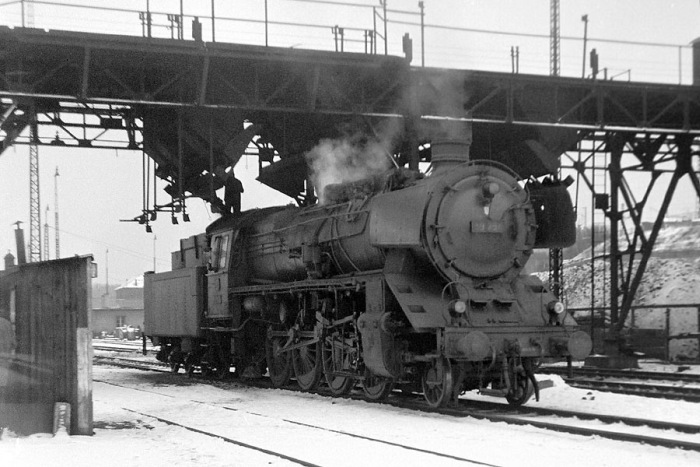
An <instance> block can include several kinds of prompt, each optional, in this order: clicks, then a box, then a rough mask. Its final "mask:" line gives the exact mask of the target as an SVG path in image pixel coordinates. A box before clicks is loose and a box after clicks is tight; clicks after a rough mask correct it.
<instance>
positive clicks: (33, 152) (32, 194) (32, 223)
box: [29, 111, 41, 263]
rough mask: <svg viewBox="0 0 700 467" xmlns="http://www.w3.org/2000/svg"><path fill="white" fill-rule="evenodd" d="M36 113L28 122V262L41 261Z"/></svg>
mask: <svg viewBox="0 0 700 467" xmlns="http://www.w3.org/2000/svg"><path fill="white" fill-rule="evenodd" d="M37 131H38V129H37V122H36V113H35V112H33V111H32V115H31V121H30V123H29V262H30V263H35V262H38V261H41V196H40V193H39V145H38V144H37V143H38V135H37Z"/></svg>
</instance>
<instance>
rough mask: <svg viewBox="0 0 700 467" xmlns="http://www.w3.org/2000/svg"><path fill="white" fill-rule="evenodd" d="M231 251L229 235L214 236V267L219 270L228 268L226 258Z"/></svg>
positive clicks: (212, 263) (212, 262)
mask: <svg viewBox="0 0 700 467" xmlns="http://www.w3.org/2000/svg"><path fill="white" fill-rule="evenodd" d="M228 251H229V235H228V234H222V235H217V236H216V237H214V242H213V245H212V261H211V265H212V267H213V269H215V270H217V271H219V270H222V269H225V268H226V258H228Z"/></svg>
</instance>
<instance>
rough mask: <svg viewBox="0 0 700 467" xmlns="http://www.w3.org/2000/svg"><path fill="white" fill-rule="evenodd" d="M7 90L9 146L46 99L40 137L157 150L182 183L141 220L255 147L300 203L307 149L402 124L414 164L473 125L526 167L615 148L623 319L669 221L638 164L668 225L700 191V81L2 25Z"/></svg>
mask: <svg viewBox="0 0 700 467" xmlns="http://www.w3.org/2000/svg"><path fill="white" fill-rule="evenodd" d="M20 77H21V79H19V78H20ZM0 98H2V100H1V102H2V112H0V114H1V115H2V117H0V118H1V120H0V137H1V138H2V149H3V150H4V149H6V148H7V147H9V146H10V145H12V144H28V143H29V141H30V139H28V138H27V137H26V136H23V135H24V133H22V131H23V130H24V129H25V128H26V127H27V125H28V124H29V115H31V112H29V111H28V110H29V109H30V107H31V106H34V108H35V109H36V115H37V126H38V130H39V131H38V141H37V144H39V145H56V146H67V147H74V148H98V147H105V148H118V149H133V150H141V151H144V152H145V153H146V154H147V155H148V156H149V157H150V158H151V159H152V160H153V161H155V168H154V170H153V172H154V173H153V174H152V175H153V176H154V177H160V178H162V179H164V180H166V181H167V182H168V183H169V184H170V187H169V188H170V190H169V195H170V197H171V199H170V200H166V201H165V202H163V204H158V203H155V200H154V202H153V206H151V207H149V206H146V207H145V208H144V210H143V212H142V213H141V215H140V216H137V217H136V218H135V219H134V220H138V221H140V222H142V223H147V222H150V221H151V220H152V219H153V218H154V214H155V213H156V212H157V211H159V210H167V211H169V212H173V214H174V211H173V210H174V209H175V206H176V205H177V206H178V207H179V206H180V205H179V204H177V203H180V202H182V201H183V200H182V198H183V197H189V196H199V197H202V198H204V199H206V198H207V197H210V196H211V192H212V191H213V189H214V188H216V187H213V186H211V185H210V183H209V182H207V179H206V177H202V174H203V173H210V172H211V171H213V170H214V169H215V168H216V167H217V166H232V165H235V163H236V162H237V161H238V160H239V159H240V157H242V155H243V154H244V153H246V152H249V151H251V149H250V147H255V148H256V149H255V150H254V151H253V152H254V153H255V154H256V155H257V156H258V157H259V160H260V166H261V172H260V177H259V180H260V181H262V182H263V183H266V184H268V185H270V186H271V187H273V188H275V189H277V190H279V191H281V192H283V193H286V194H288V195H289V196H291V197H293V198H295V199H297V201H298V202H300V203H304V202H308V201H310V196H311V195H310V193H309V192H308V191H307V190H306V167H305V163H304V159H303V155H304V154H305V153H306V152H307V151H308V150H309V149H311V148H312V147H313V146H314V145H316V144H317V143H318V142H319V141H320V140H321V139H324V138H338V137H342V136H347V135H349V134H358V133H363V134H370V135H376V136H378V137H380V136H383V135H386V134H389V132H388V129H389V128H391V129H392V130H393V133H391V134H393V135H394V136H395V137H396V141H401V142H402V144H398V145H396V146H395V154H394V155H395V159H396V160H397V163H399V164H400V165H404V164H408V165H409V166H412V167H417V165H418V162H419V161H421V160H429V157H430V153H429V151H425V150H419V144H420V143H422V142H427V141H430V140H434V139H439V138H447V137H449V138H453V137H457V138H459V137H464V136H467V135H468V134H469V132H470V131H471V135H472V148H471V154H472V157H473V158H479V159H492V160H496V161H500V162H505V163H507V164H508V165H509V166H511V167H513V168H514V170H515V171H516V172H518V173H519V174H520V175H521V176H523V177H528V176H540V175H544V174H553V173H556V172H557V170H558V169H559V168H560V167H561V162H562V161H563V164H564V165H565V166H569V167H572V168H574V169H575V170H577V171H578V173H579V174H580V175H581V177H582V179H584V180H586V179H587V178H590V177H589V175H590V173H589V172H590V170H591V167H590V164H589V165H587V164H586V163H585V159H584V161H579V160H577V159H576V158H573V157H571V156H570V154H571V153H572V152H574V151H577V150H579V149H580V150H581V151H582V152H583V153H584V154H587V155H590V154H592V153H594V152H596V151H597V152H600V151H603V152H607V153H609V154H610V160H611V163H610V167H608V168H606V173H608V174H609V176H610V180H611V187H612V188H611V190H610V193H607V195H609V197H610V200H611V202H610V203H609V206H608V208H607V209H606V215H607V217H608V218H609V219H610V222H611V231H612V232H613V242H615V241H616V240H614V238H617V234H616V233H615V232H617V233H619V234H620V236H622V235H624V234H623V232H627V233H628V237H629V240H628V241H627V242H626V243H625V244H626V245H627V246H624V247H622V246H620V245H617V246H616V247H614V248H615V251H612V252H611V253H610V255H609V256H610V260H611V261H612V263H613V264H614V265H615V267H614V268H613V269H614V270H615V271H617V274H618V279H617V284H616V285H614V286H613V287H614V288H615V289H616V290H614V291H613V293H612V296H613V297H614V299H613V303H612V305H613V306H614V307H615V306H616V307H617V308H618V313H617V317H616V318H617V319H615V323H616V327H620V326H622V324H621V323H624V318H625V316H626V313H627V311H628V310H629V306H630V304H631V301H632V299H633V297H634V293H635V291H636V288H637V287H638V285H639V281H640V278H641V276H642V275H643V273H644V268H645V267H646V263H647V262H648V257H649V255H650V254H651V249H652V248H653V242H654V240H655V238H656V234H657V233H658V229H657V230H656V233H654V230H653V229H652V231H651V233H645V231H644V229H643V226H642V224H641V220H642V210H643V209H644V206H648V196H651V195H647V197H646V199H642V201H635V200H633V199H631V197H630V193H628V191H629V192H631V190H628V189H627V188H626V185H629V183H628V182H626V180H625V175H626V174H628V173H630V172H631V171H633V170H634V171H639V172H644V173H647V174H650V176H651V177H654V180H655V182H654V184H655V186H656V187H657V188H658V187H661V189H664V190H665V194H664V195H663V206H665V208H664V209H662V210H661V211H662V212H660V213H659V215H658V216H657V217H656V218H655V222H654V225H655V226H659V227H660V225H661V222H662V221H663V216H662V213H665V212H666V210H667V207H668V202H667V201H666V200H667V199H668V200H669V202H670V198H672V196H673V193H674V190H675V188H676V186H677V181H678V180H679V179H681V178H683V177H688V178H690V179H691V183H692V184H693V186H694V187H695V189H696V190H698V183H697V174H695V172H693V171H692V170H690V169H689V167H692V159H693V158H697V157H698V156H697V154H698V140H699V138H700V88H699V87H697V86H680V85H667V84H653V83H634V82H618V81H608V80H606V81H600V80H584V79H579V78H564V77H558V76H534V75H523V74H510V73H493V72H483V71H472V70H453V69H434V68H411V67H409V65H408V63H407V62H406V60H405V59H403V58H401V57H392V56H377V55H371V54H352V53H335V52H320V51H310V50H296V49H288V48H274V47H263V46H248V45H237V44H222V43H207V42H195V41H185V40H181V39H154V38H137V37H127V36H114V35H101V34H88V33H76V32H63V31H49V32H47V31H42V30H34V29H24V28H14V29H9V28H5V27H2V28H0ZM251 143H252V146H251ZM421 147H422V146H421ZM592 148H593V149H592ZM630 160H636V161H637V162H636V163H630V162H629V161H630ZM668 165H671V166H674V167H675V168H674V169H673V170H672V174H673V175H670V176H671V177H672V178H671V181H670V182H668V184H667V185H666V186H663V184H664V183H665V182H664V179H663V177H658V176H655V175H654V174H656V173H659V172H661V171H662V170H666V169H665V167H666V166H668ZM618 167H619V169H618ZM591 186H592V185H591ZM699 192H700V191H699ZM628 198H629V199H628ZM623 205H624V206H623ZM647 212H648V211H647ZM632 251H635V255H634V259H631V258H632V254H631V252H632Z"/></svg>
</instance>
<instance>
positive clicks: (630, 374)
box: [537, 367, 700, 383]
mask: <svg viewBox="0 0 700 467" xmlns="http://www.w3.org/2000/svg"><path fill="white" fill-rule="evenodd" d="M537 371H538V373H543V374H550V375H564V376H566V375H567V373H568V369H567V368H566V367H540V368H539V369H538V370H537ZM573 374H574V376H605V377H615V378H629V379H650V380H653V381H684V382H690V383H700V374H693V373H688V374H686V373H666V372H660V371H643V370H639V371H637V370H614V369H610V368H585V367H584V368H573Z"/></svg>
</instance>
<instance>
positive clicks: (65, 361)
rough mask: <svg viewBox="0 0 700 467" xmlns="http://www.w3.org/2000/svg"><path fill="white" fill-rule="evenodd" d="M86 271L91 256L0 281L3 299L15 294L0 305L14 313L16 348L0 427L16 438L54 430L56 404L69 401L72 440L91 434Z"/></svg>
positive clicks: (21, 269)
mask: <svg viewBox="0 0 700 467" xmlns="http://www.w3.org/2000/svg"><path fill="white" fill-rule="evenodd" d="M91 272H92V257H73V258H67V259H60V260H55V261H47V262H41V263H31V264H26V265H22V266H18V267H16V268H13V270H11V271H10V272H9V273H8V274H4V275H3V276H2V277H0V293H2V294H3V295H4V296H8V295H14V304H12V303H9V300H6V299H5V297H3V299H2V300H1V301H0V303H8V304H9V308H11V309H12V308H13V309H14V323H13V324H14V331H15V337H16V342H17V344H16V350H15V355H14V359H13V361H12V363H11V371H10V378H9V381H8V385H7V386H6V387H5V388H4V390H3V392H2V393H0V394H1V395H2V399H0V405H1V406H2V407H0V421H3V422H4V423H2V424H3V425H7V426H9V427H10V429H12V430H13V431H15V432H18V433H22V434H29V433H45V432H48V433H50V432H52V431H53V407H54V403H56V402H68V403H70V404H71V434H74V435H91V434H92V422H93V418H92V343H91V335H90V314H91V313H90V311H91V310H90V308H91V301H90V299H91V297H90V295H91V286H90V280H91ZM12 291H14V293H13V294H12ZM1 312H2V313H4V314H5V315H6V316H5V317H9V316H10V313H9V310H5V309H3V310H2V311H1ZM2 419H4V420H2Z"/></svg>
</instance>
